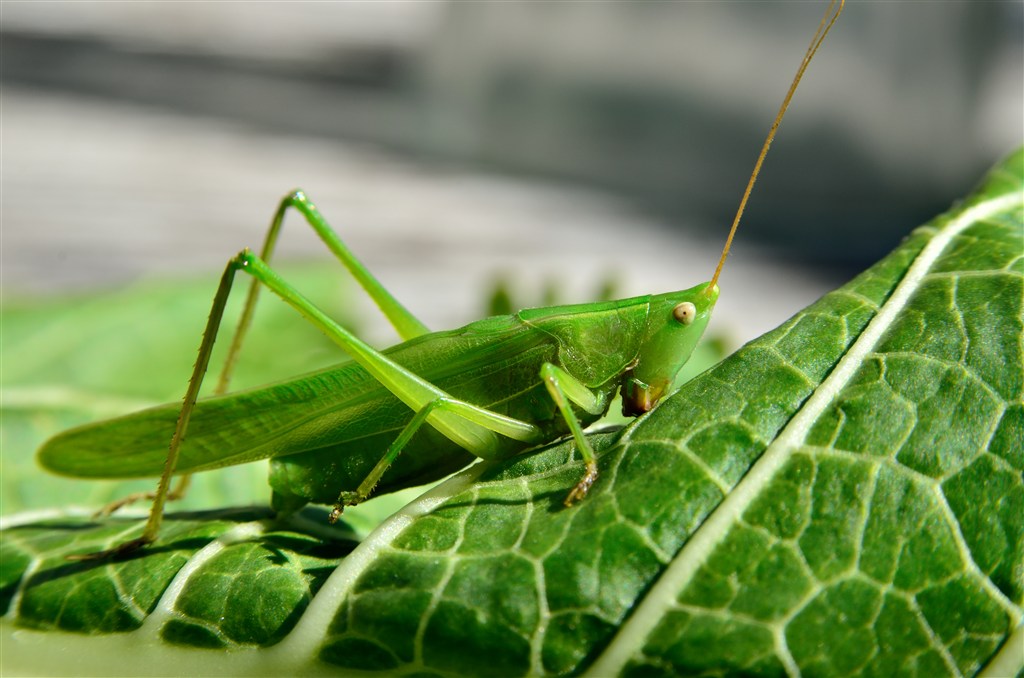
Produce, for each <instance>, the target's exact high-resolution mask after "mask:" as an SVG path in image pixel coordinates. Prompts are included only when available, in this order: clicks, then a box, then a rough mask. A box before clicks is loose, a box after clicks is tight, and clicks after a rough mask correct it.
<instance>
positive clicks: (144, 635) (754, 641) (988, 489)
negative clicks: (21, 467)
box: [0, 150, 1024, 676]
mask: <svg viewBox="0 0 1024 678" xmlns="http://www.w3.org/2000/svg"><path fill="white" fill-rule="evenodd" d="M1022 182H1024V150H1022V151H1018V152H1017V153H1016V154H1014V155H1013V156H1012V157H1011V158H1009V159H1008V160H1006V161H1005V162H1004V163H1002V164H1001V165H1000V166H998V167H997V168H995V169H994V170H993V172H992V173H991V174H990V175H989V177H988V178H987V179H986V180H985V182H984V183H983V185H982V186H981V187H980V188H979V189H978V190H977V192H975V193H974V194H973V195H972V196H971V197H970V198H969V199H968V200H966V201H965V202H964V203H962V204H961V205H958V206H957V207H956V208H955V209H953V210H952V211H951V212H949V213H948V214H945V215H942V216H940V217H938V218H937V219H935V220H934V221H933V222H931V223H930V224H928V225H927V226H925V227H923V228H921V229H918V230H917V231H915V232H914V233H913V234H911V236H910V237H908V238H907V239H906V240H905V241H904V242H903V243H902V244H901V245H900V246H899V247H898V248H897V249H896V250H895V251H894V252H893V253H892V254H890V255H889V256H888V257H886V258H885V259H884V260H882V261H881V262H879V263H878V264H876V265H875V266H874V267H872V268H871V269H869V270H868V271H866V272H864V273H863V274H861V275H860V276H859V277H857V278H856V279H855V280H853V281H852V282H850V283H849V284H847V285H846V286H844V287H842V288H841V289H839V290H836V291H835V292H833V293H831V294H829V295H827V296H826V297H824V298H823V299H821V300H820V301H818V302H817V303H815V304H814V305H812V306H811V307H809V308H807V309H805V310H804V311H802V312H801V313H799V314H798V315H797V316H795V317H794V318H793V319H791V320H790V321H789V322H787V323H786V324H785V325H783V326H782V327H780V328H778V329H777V330H775V331H773V332H771V333H769V334H767V335H765V336H764V337H761V338H760V339H758V340H756V341H754V342H752V343H750V344H748V345H747V346H745V347H744V348H742V349H741V350H740V351H739V352H737V353H736V354H734V355H733V356H731V357H730V358H728V359H727V360H725V361H724V362H722V363H721V364H719V365H717V366H716V367H714V368H713V369H711V370H710V371H708V372H706V373H704V374H703V375H701V376H700V377H698V378H696V379H694V380H692V381H690V382H688V383H687V384H685V385H684V386H683V387H682V388H681V389H680V390H679V391H678V392H677V393H676V394H674V395H673V396H672V397H671V398H669V399H667V400H666V401H665V402H663V403H662V405H661V406H660V407H658V408H657V409H656V410H655V411H654V412H652V413H651V414H649V415H647V416H645V417H642V418H641V419H640V420H638V421H637V422H636V423H635V424H633V425H631V426H630V427H628V428H627V429H626V430H625V431H624V433H622V434H621V435H619V434H614V433H604V434H595V436H594V442H595V447H596V449H597V450H598V452H599V456H600V465H601V469H602V477H601V479H600V480H599V481H598V483H597V485H596V486H595V488H594V490H593V492H592V493H591V496H589V497H588V498H587V500H586V501H584V502H582V503H581V505H579V506H578V507H575V508H573V509H564V508H562V507H561V500H562V497H564V494H565V492H566V490H567V489H568V488H569V487H570V486H571V485H572V484H573V483H574V482H575V481H576V480H577V478H578V476H579V473H580V463H579V461H578V460H574V459H573V452H572V446H571V445H569V444H568V443H561V444H555V445H552V446H548V447H546V448H543V449H540V450H534V451H532V452H531V453H530V454H527V455H521V456H519V457H516V458H514V459H511V460H509V461H507V462H504V463H486V464H483V463H482V464H477V465H474V466H472V467H471V468H470V469H468V470H466V471H464V472H462V473H460V474H458V475H456V476H454V477H453V478H451V479H449V480H448V481H445V482H444V483H442V484H441V485H439V486H438V487H436V488H434V489H432V490H430V491H429V492H427V493H426V494H424V495H422V496H420V497H419V498H417V499H415V500H413V501H411V502H409V503H408V504H407V505H406V506H404V508H402V510H401V511H399V512H398V513H397V514H395V515H394V516H392V517H391V518H389V519H387V520H385V521H384V522H383V523H382V524H381V525H380V526H379V527H377V528H376V529H375V530H373V531H372V532H371V533H370V534H369V535H368V536H366V537H365V538H364V539H362V540H361V541H358V542H357V541H356V539H355V538H354V536H353V533H351V532H349V531H346V530H344V529H343V528H342V529H340V530H339V529H327V526H326V525H324V523H323V517H324V514H323V513H322V512H320V511H315V510H307V511H306V512H304V513H302V514H300V515H298V516H294V517H292V518H291V519H290V520H289V521H287V522H276V521H275V520H274V519H273V517H272V516H270V515H269V514H268V513H266V512H265V511H263V510H255V509H253V510H221V511H213V512H208V513H205V514H181V513H179V514H174V515H171V516H169V519H168V521H167V527H166V529H165V531H164V533H163V534H162V535H161V539H160V541H159V542H158V543H157V544H156V545H155V546H154V547H152V548H149V549H146V550H144V551H142V552H139V553H136V554H134V555H133V556H132V557H130V558H127V559H124V560H120V561H113V562H104V563H95V562H93V563H71V562H68V561H66V560H64V556H65V555H66V554H69V553H73V552H75V553H78V552H82V551H86V550H90V549H98V548H104V547H106V546H108V545H110V544H113V543H117V542H120V541H123V540H125V539H130V538H132V537H133V536H136V535H137V534H138V533H139V532H140V531H141V529H142V525H141V523H140V521H138V520H137V519H127V518H112V519H107V520H102V521H92V520H90V519H88V518H85V517H82V516H80V515H76V514H74V513H69V512H66V511H55V512H53V513H52V514H51V515H49V516H47V517H46V518H45V519H41V518H37V517H33V516H31V515H28V516H16V517H14V518H11V519H8V522H7V527H6V529H5V530H4V531H3V533H2V534H3V545H2V554H3V557H2V568H0V587H2V589H0V591H2V600H3V601H4V602H5V604H6V609H7V614H6V617H5V621H4V624H3V628H2V629H0V630H2V632H3V636H2V637H3V644H4V645H3V646H4V660H3V661H4V667H3V668H4V671H5V672H7V673H19V674H20V673H41V674H65V675H71V674H75V675H81V674H84V673H118V674H137V673H159V672H165V671H168V670H173V672H174V673H181V674H189V675H193V674H194V675H278V674H282V675H314V674H327V675H330V674H339V673H347V672H351V671H355V670H366V671H379V672H399V671H400V672H403V673H410V674H414V673H415V674H422V675H523V674H571V673H579V672H589V673H590V674H591V675H596V676H604V675H644V676H647V675H716V676H724V675H729V676H732V675H773V676H774V675H786V674H788V675H814V676H851V675H858V676H859V675H868V676H870V675H877V676H893V675H918V676H944V675H950V676H957V675H976V674H979V673H981V674H983V675H992V676H996V675H1020V674H1021V672H1022V667H1024V630H1022V629H1024V627H1022V615H1024V448H1022V439H1024V395H1022V392H1024V376H1022V375H1024V370H1022V336H1024V331H1022V328H1024V312H1022V298H1024V286H1022V278H1024V256H1022V254H1024V247H1022V245H1024V243H1022V240H1021V230H1022V227H1024V202H1022V191H1021V188H1022ZM4 412H5V417H6V413H7V409H6V407H5V410H4ZM5 427H6V419H5ZM5 436H6V433H5ZM5 464H6V454H5ZM34 480H35V477H33V482H34ZM5 490H6V487H5ZM51 503H54V502H53V501H52V500H51ZM361 508H362V507H360V509H361ZM357 512H358V509H357V510H356V511H352V513H353V514H354V513H357ZM211 649H213V651H211ZM225 650H230V652H225ZM167 667H173V669H168V668H167Z"/></svg>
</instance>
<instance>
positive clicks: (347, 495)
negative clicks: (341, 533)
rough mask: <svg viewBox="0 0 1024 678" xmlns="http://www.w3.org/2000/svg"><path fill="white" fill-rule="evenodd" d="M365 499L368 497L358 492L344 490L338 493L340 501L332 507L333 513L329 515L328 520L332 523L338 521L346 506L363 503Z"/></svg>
mask: <svg viewBox="0 0 1024 678" xmlns="http://www.w3.org/2000/svg"><path fill="white" fill-rule="evenodd" d="M365 499H366V497H364V496H362V495H361V494H360V493H358V492H342V493H341V494H340V495H338V503H337V504H335V505H334V508H332V509H331V514H330V515H329V516H327V522H329V523H330V524H331V525H333V524H334V523H336V522H338V519H339V518H341V514H342V513H344V512H345V507H346V506H355V505H356V504H361V503H362V502H363V501H364V500H365Z"/></svg>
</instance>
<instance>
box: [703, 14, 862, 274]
mask: <svg viewBox="0 0 1024 678" xmlns="http://www.w3.org/2000/svg"><path fill="white" fill-rule="evenodd" d="M845 3H846V0H838V7H837V6H836V5H837V0H831V1H830V2H829V3H828V8H827V9H826V10H825V16H823V17H822V18H821V23H820V24H818V30H817V31H816V32H815V33H814V37H813V38H811V44H810V46H809V47H808V48H807V53H806V54H804V60H803V61H801V62H800V68H798V69H797V70H796V75H795V76H794V77H793V83H792V84H791V85H790V86H789V91H788V92H786V98H785V99H783V100H782V106H780V107H779V112H778V113H777V114H776V115H775V121H774V122H772V127H771V129H770V130H768V138H767V139H765V140H764V146H762V147H761V154H760V155H758V156H757V162H756V163H755V164H754V171H753V173H752V174H751V175H750V181H748V182H747V190H745V191H743V198H742V199H741V200H740V206H739V208H738V209H737V210H736V216H735V218H733V220H732V228H731V229H729V237H728V238H726V239H725V247H724V248H722V258H721V259H719V260H718V266H717V267H715V274H714V275H713V276H711V282H710V283H708V286H707V288H706V291H707V293H708V294H711V290H713V289H714V288H715V283H717V282H718V276H719V274H720V273H721V272H722V267H723V266H724V265H725V258H726V257H728V256H729V248H730V247H732V238H733V236H734V235H736V227H737V226H739V225H740V218H741V217H742V216H743V210H744V209H746V207H747V199H749V198H750V191H752V190H753V188H754V182H755V181H757V175H758V174H759V173H760V172H761V164H762V163H763V162H764V156H766V155H768V148H769V147H770V146H771V145H772V141H773V140H774V139H775V132H776V131H777V130H778V129H779V123H780V122H782V116H784V115H785V114H786V109H788V108H789V102H790V101H792V99H793V93H794V92H796V86H797V85H799V84H800V79H801V78H803V77H804V71H806V70H807V65H808V64H809V63H811V59H813V58H814V54H815V52H817V51H818V48H819V47H821V43H822V42H824V41H825V36H826V35H828V32H829V31H830V30H831V29H832V24H834V23H835V22H836V19H838V18H839V14H840V13H841V12H842V11H843V5H844V4H845ZM833 8H834V9H835V12H834V13H833V11H832V10H833Z"/></svg>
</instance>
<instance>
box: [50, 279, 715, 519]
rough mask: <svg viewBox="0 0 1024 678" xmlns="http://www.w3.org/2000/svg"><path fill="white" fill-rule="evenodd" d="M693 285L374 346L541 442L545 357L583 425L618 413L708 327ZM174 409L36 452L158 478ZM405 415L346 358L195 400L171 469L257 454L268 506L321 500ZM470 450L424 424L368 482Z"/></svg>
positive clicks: (545, 423)
mask: <svg viewBox="0 0 1024 678" xmlns="http://www.w3.org/2000/svg"><path fill="white" fill-rule="evenodd" d="M705 289H706V286H704V285H700V286H697V287H695V288H693V289H690V290H686V291H683V292H675V293H670V294H662V295H657V296H645V297H636V298H633V299H625V300H621V301H611V302H605V303H598V304H579V305H572V306H557V307H551V308H540V309H528V310H524V311H520V312H519V313H516V314H514V315H507V316H498V317H494V318H487V319H484V320H480V321H477V322H474V323H471V324H469V325H467V326H465V327H463V328H461V329H457V330H450V331H444V332H434V333H430V334H425V335H422V336H419V337H416V338H414V339H411V340H409V341H407V342H404V343H402V344H399V345H397V346H394V347H392V348H390V349H387V350H385V351H383V352H382V354H383V355H385V356H387V357H388V358H390V359H391V360H394V361H395V362H396V363H398V364H400V365H402V366H403V367H405V368H407V369H408V370H410V371H411V372H414V373H416V374H418V375H420V376H421V377H423V378H424V379H426V380H427V381H430V382H431V383H433V384H435V385H437V386H438V387H439V388H441V389H442V390H444V391H445V392H446V393H449V394H450V395H452V396H453V397H455V398H458V399H460V400H465V401H467V402H471V403H474V404H477V405H479V406H481V407H484V408H486V409H488V410H491V411H493V412H497V413H500V414H503V415H505V416H507V417H511V418H515V419H519V420H523V421H529V422H532V423H534V424H536V425H537V426H538V427H539V428H540V434H539V436H538V437H537V440H536V442H544V441H548V440H553V439H555V438H557V437H559V436H562V435H565V434H567V433H569V432H570V431H569V430H568V426H567V424H566V421H565V419H564V418H563V417H561V416H560V414H559V412H558V408H557V406H556V405H555V403H554V401H553V400H552V398H551V397H550V395H549V394H548V392H547V390H546V388H545V386H544V384H543V382H542V380H541V378H540V371H541V368H542V366H543V365H544V364H545V363H550V364H555V365H559V366H560V367H561V368H562V369H564V370H565V371H566V372H567V373H568V374H569V375H571V376H572V377H574V378H576V379H577V380H578V381H579V382H580V383H582V384H584V385H585V386H586V387H587V388H588V389H591V391H592V392H593V393H594V395H595V396H596V398H597V401H598V402H599V403H600V411H599V412H587V411H586V410H583V409H581V408H578V407H576V408H574V411H575V413H576V414H577V416H578V418H579V419H580V422H581V424H582V425H583V426H586V425H589V424H590V423H592V422H593V421H596V420H597V419H599V418H600V417H601V416H603V415H604V414H605V413H606V412H607V409H608V406H609V405H610V404H611V402H612V399H613V398H614V396H615V393H616V392H617V391H622V392H623V397H624V400H623V402H624V408H625V407H626V406H627V404H628V407H629V411H630V412H631V413H634V414H635V413H637V412H638V411H639V410H643V409H650V407H651V406H653V403H656V402H657V400H658V398H659V397H660V395H661V394H663V393H664V392H665V390H666V389H667V386H668V385H669V384H670V383H671V380H672V379H673V378H674V377H675V373H676V372H677V371H678V370H679V368H680V367H682V365H683V364H684V363H685V362H686V360H687V359H688V358H689V356H690V354H691V353H692V352H693V349H694V348H695V347H696V345H697V342H698V341H699V339H700V336H701V334H702V333H703V331H704V328H705V327H706V326H707V323H708V320H709V319H710V315H711V311H712V309H713V308H714V302H715V300H716V299H717V294H710V295H709V294H705ZM683 303H691V304H694V308H695V309H696V313H695V315H694V317H692V318H685V320H686V324H684V323H683V322H681V321H680V320H678V319H677V317H676V315H678V314H675V315H674V314H673V311H674V309H675V308H676V307H678V306H679V305H680V304H683ZM638 375H642V376H643V379H639V378H638ZM645 385H646V386H645ZM180 410H181V406H180V405H179V404H168V405H163V406H160V407H155V408H151V409H148V410H144V411H142V412H138V413H135V414H130V415H127V416H124V417H119V418H117V419H112V420H109V421H104V422H99V423H96V424H90V425H86V426H82V427H79V428H75V429H71V430H69V431H66V432H64V433H61V434H59V435H58V436H56V437H54V438H52V439H51V440H49V441H48V442H47V443H46V445H44V446H43V448H42V449H41V450H40V452H39V460H40V462H41V463H42V464H43V466H44V467H46V468H47V469H48V470H50V471H53V472H54V473H59V474H62V475H69V476H75V477H81V478H132V477H149V476H155V475H159V474H160V472H161V471H162V469H163V465H164V461H165V459H166V456H167V442H168V441H169V440H170V439H171V434H172V433H173V431H174V426H175V422H176V420H177V418H178V414H179V412H180ZM412 414H413V413H412V411H411V410H410V408H409V407H408V406H407V405H406V404H405V403H403V402H402V401H400V400H399V399H398V398H397V397H396V396H394V395H393V394H392V393H390V392H389V391H387V390H386V389H385V388H384V387H382V386H381V385H380V383H379V382H378V381H376V380H375V379H374V378H373V377H372V376H371V375H370V374H369V373H368V372H367V370H366V369H365V368H364V367H363V366H361V365H360V364H359V363H357V362H355V361H349V362H346V363H342V364H341V365H338V366H335V367H330V368H327V369H323V370H319V371H317V372H314V373H312V374H308V375H304V376H302V377H300V378H297V379H292V380H289V381H286V382H282V383H278V384H274V385H271V386H267V387H263V388H259V389H252V390H249V391H243V392H240V393H236V394H232V395H229V396H217V397H212V398H208V399H204V400H200V401H199V402H198V403H197V404H196V407H195V409H194V410H193V411H192V417H191V421H190V423H189V429H188V437H187V440H186V441H185V442H184V443H183V444H182V447H181V456H180V457H179V458H178V463H177V472H179V473H193V472H197V471H206V470H210V469H214V468H220V467H223V466H230V465H234V464H241V463H246V462H251V461H255V460H257V459H264V458H270V459H271V470H270V485H271V487H272V488H273V490H274V493H275V502H274V503H275V506H278V507H288V508H295V507H297V506H300V505H302V504H304V503H306V502H314V503H321V504H331V503H333V502H334V501H336V499H337V497H338V494H339V491H340V490H342V489H346V488H354V487H356V486H357V485H358V484H359V483H360V482H361V481H362V480H363V479H364V478H366V477H367V476H368V475H369V473H370V471H371V470H372V469H373V466H374V465H375V464H376V463H377V461H378V460H379V459H380V458H381V456H382V455H383V454H384V452H385V450H386V449H387V448H388V446H389V444H390V443H391V442H392V441H393V440H394V439H395V437H396V436H397V435H398V433H399V432H400V431H401V430H402V428H403V427H404V426H406V425H407V424H408V423H409V420H410V419H411V418H412ZM531 442H533V441H529V442H528V441H519V440H515V439H513V438H507V437H501V436H498V437H497V438H496V443H497V444H496V445H494V446H493V447H491V448H490V449H488V450H486V451H485V454H487V455H488V457H490V458H503V457H507V456H510V455H513V454H516V453H518V452H521V451H522V450H523V449H524V448H526V447H527V446H528V445H530V444H531ZM72 451H73V452H72ZM480 456H483V455H480ZM473 459H474V456H473V454H471V453H470V452H467V451H466V450H464V449H463V448H461V447H460V446H459V445H457V444H456V443H453V442H452V441H451V440H449V439H447V438H446V437H445V436H443V435H442V434H441V433H439V432H438V431H436V430H435V429H433V428H431V427H423V428H422V429H421V430H420V432H419V433H418V434H417V435H416V436H414V437H413V438H412V439H411V440H410V441H409V443H408V444H407V445H406V446H405V448H404V449H403V450H402V453H401V455H400V456H398V457H397V459H396V460H395V462H394V464H392V465H391V467H390V468H389V469H388V471H387V472H386V473H385V474H384V476H383V477H382V478H381V481H380V483H379V484H378V485H377V487H376V492H377V493H384V492H389V491H393V490H398V489H403V488H405V487H410V486H414V485H417V484H421V483H425V482H429V481H433V480H437V479H439V478H442V477H444V476H445V475H448V474H449V473H451V472H453V471H455V470H458V469H459V468H462V467H464V466H466V465H468V464H469V463H470V462H471V461H472V460H473Z"/></svg>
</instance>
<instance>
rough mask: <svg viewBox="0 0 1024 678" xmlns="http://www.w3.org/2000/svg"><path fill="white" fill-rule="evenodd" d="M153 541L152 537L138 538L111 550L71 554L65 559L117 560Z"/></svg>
mask: <svg viewBox="0 0 1024 678" xmlns="http://www.w3.org/2000/svg"><path fill="white" fill-rule="evenodd" d="M153 541H154V539H153V538H152V537H139V538H138V539H132V540H131V541H126V542H125V543H123V544H119V545H117V546H115V547H114V548H112V549H107V550H106V551H96V552H95V553H79V554H73V555H70V556H68V557H67V559H68V560H74V561H76V562H82V561H90V560H106V559H107V558H118V557H121V556H125V555H128V554H129V553H133V552H135V551H137V550H139V549H140V548H142V547H143V546H147V545H149V544H152V543H153Z"/></svg>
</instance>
